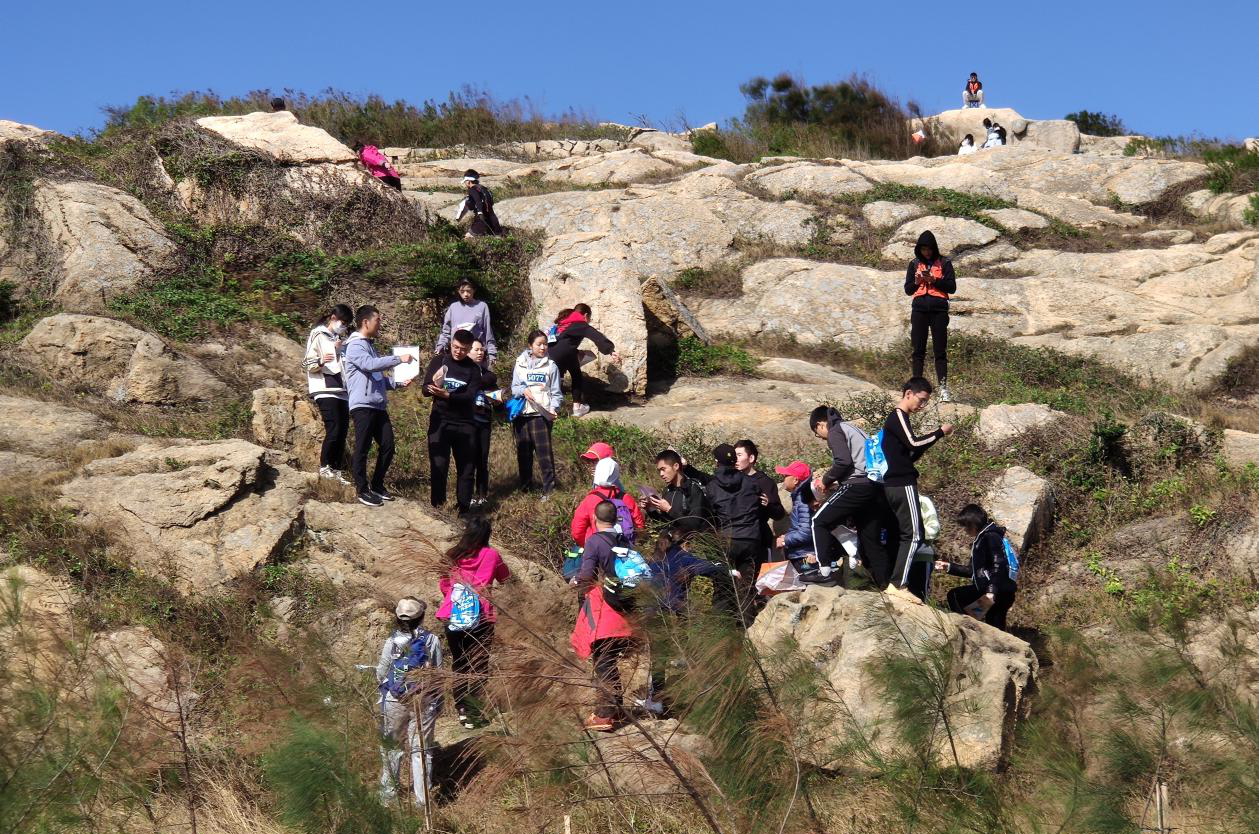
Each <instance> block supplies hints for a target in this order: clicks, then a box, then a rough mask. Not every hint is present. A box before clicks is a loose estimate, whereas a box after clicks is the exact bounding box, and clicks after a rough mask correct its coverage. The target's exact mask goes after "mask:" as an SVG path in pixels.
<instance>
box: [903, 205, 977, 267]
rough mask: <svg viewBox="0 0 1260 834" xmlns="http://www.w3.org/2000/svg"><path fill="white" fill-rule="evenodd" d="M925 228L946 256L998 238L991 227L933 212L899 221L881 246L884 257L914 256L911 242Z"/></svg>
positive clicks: (904, 259)
mask: <svg viewBox="0 0 1260 834" xmlns="http://www.w3.org/2000/svg"><path fill="white" fill-rule="evenodd" d="M927 231H930V232H932V234H933V235H935V236H936V244H937V246H939V247H940V249H941V253H942V254H943V255H945V256H947V257H955V256H957V255H960V254H962V253H964V252H967V251H968V250H972V249H977V248H979V247H981V246H987V245H988V244H990V243H992V242H993V241H995V240H997V239H998V232H997V230H996V229H994V228H993V227H991V226H986V225H984V224H983V223H977V222H976V221H974V220H967V219H966V218H963V217H942V216H940V215H936V214H933V215H928V216H927V217H920V218H918V219H915V220H910V221H907V222H906V223H903V224H902V225H901V227H900V228H898V229H897V231H895V232H893V234H892V237H891V238H890V239H889V241H888V245H887V246H885V247H884V257H885V258H889V259H891V260H894V261H908V260H910V259H911V258H913V257H914V245H915V243H916V242H917V241H918V239H919V235H920V234H922V233H923V232H927Z"/></svg>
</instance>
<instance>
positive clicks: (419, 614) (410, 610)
mask: <svg viewBox="0 0 1260 834" xmlns="http://www.w3.org/2000/svg"><path fill="white" fill-rule="evenodd" d="M426 607H427V606H426V605H425V604H424V603H423V602H421V601H420V600H418V599H416V598H415V597H403V598H402V599H400V600H398V604H397V605H395V606H394V616H395V617H397V618H398V619H400V620H423V619H424V611H425V608H426Z"/></svg>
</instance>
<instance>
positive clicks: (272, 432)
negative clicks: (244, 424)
mask: <svg viewBox="0 0 1260 834" xmlns="http://www.w3.org/2000/svg"><path fill="white" fill-rule="evenodd" d="M250 412H251V414H252V417H251V418H250V423H249V426H250V430H251V431H252V432H253V435H254V440H255V441H257V442H258V443H259V444H260V445H262V446H265V447H267V448H268V449H283V450H284V451H287V452H289V453H291V454H292V455H293V459H294V460H295V461H296V462H297V465H298V466H300V467H302V468H303V469H316V468H318V467H319V453H320V449H321V448H322V447H323V444H324V422H323V419H322V418H321V417H320V415H319V411H318V410H317V409H316V408H315V405H314V403H312V402H311V399H310V398H309V397H307V396H306V395H304V394H299V393H298V392H297V391H293V390H291V389H289V388H259V389H258V390H256V391H254V397H253V402H252V403H251V405H250Z"/></svg>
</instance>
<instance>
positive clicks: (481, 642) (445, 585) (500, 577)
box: [434, 516, 511, 730]
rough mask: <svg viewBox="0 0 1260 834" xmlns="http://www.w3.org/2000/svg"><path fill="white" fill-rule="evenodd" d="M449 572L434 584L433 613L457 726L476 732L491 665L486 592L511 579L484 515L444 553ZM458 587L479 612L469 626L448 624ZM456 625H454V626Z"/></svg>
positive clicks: (491, 615)
mask: <svg viewBox="0 0 1260 834" xmlns="http://www.w3.org/2000/svg"><path fill="white" fill-rule="evenodd" d="M446 559H447V564H448V567H449V573H448V574H447V575H446V576H444V577H442V579H441V581H439V582H438V590H440V591H441V592H442V604H441V606H439V607H438V610H437V613H436V614H435V615H434V616H435V617H437V618H438V619H439V620H445V621H447V626H446V629H445V631H446V641H447V644H448V646H449V647H450V654H451V671H452V672H454V674H455V685H454V690H455V706H456V707H457V708H458V710H459V723H460V724H462V725H463V726H464V727H467V728H468V729H470V730H471V729H476V727H477V726H478V724H479V723H484V722H485V719H484V718H483V716H482V703H481V695H482V689H483V688H484V686H485V681H486V675H487V673H488V671H489V666H490V644H491V642H493V640H494V624H495V621H496V620H497V619H498V616H497V614H496V612H495V610H494V603H493V602H491V601H490V597H489V590H490V587H491V586H492V585H493V584H494V583H495V582H506V581H507V580H508V578H509V576H510V575H511V574H510V573H509V571H508V566H507V565H506V564H504V562H503V557H502V556H500V555H499V551H497V550H495V549H494V548H493V547H491V546H490V521H489V519H487V518H485V517H484V516H473V517H472V518H470V519H468V524H467V526H466V527H465V528H464V535H463V536H461V537H460V540H459V541H458V542H457V543H456V544H455V546H454V547H452V548H451V549H450V550H448V551H446ZM457 586H462V590H461V592H460V593H461V594H467V593H475V594H476V595H477V601H478V603H479V608H480V611H479V613H478V616H477V617H476V622H475V623H474V624H471V625H470V624H468V623H456V622H451V619H452V608H453V605H452V596H453V595H454V592H455V589H456V587H457ZM457 626H458V627H457Z"/></svg>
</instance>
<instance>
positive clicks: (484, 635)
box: [446, 623, 494, 715]
mask: <svg viewBox="0 0 1260 834" xmlns="http://www.w3.org/2000/svg"><path fill="white" fill-rule="evenodd" d="M446 642H447V645H449V646H450V647H451V671H452V672H454V673H455V682H454V684H453V685H452V687H451V688H452V689H453V690H454V695H455V706H456V707H457V708H458V709H459V714H460V715H468V714H469V713H470V712H472V713H473V714H474V715H476V714H479V713H480V711H481V709H482V707H483V703H482V697H481V693H482V689H484V688H485V685H486V676H487V675H488V674H489V673H490V644H491V643H492V642H494V623H482V624H480V625H479V626H477V627H476V628H472V629H469V630H468V631H451V630H450V629H447V632H446Z"/></svg>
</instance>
